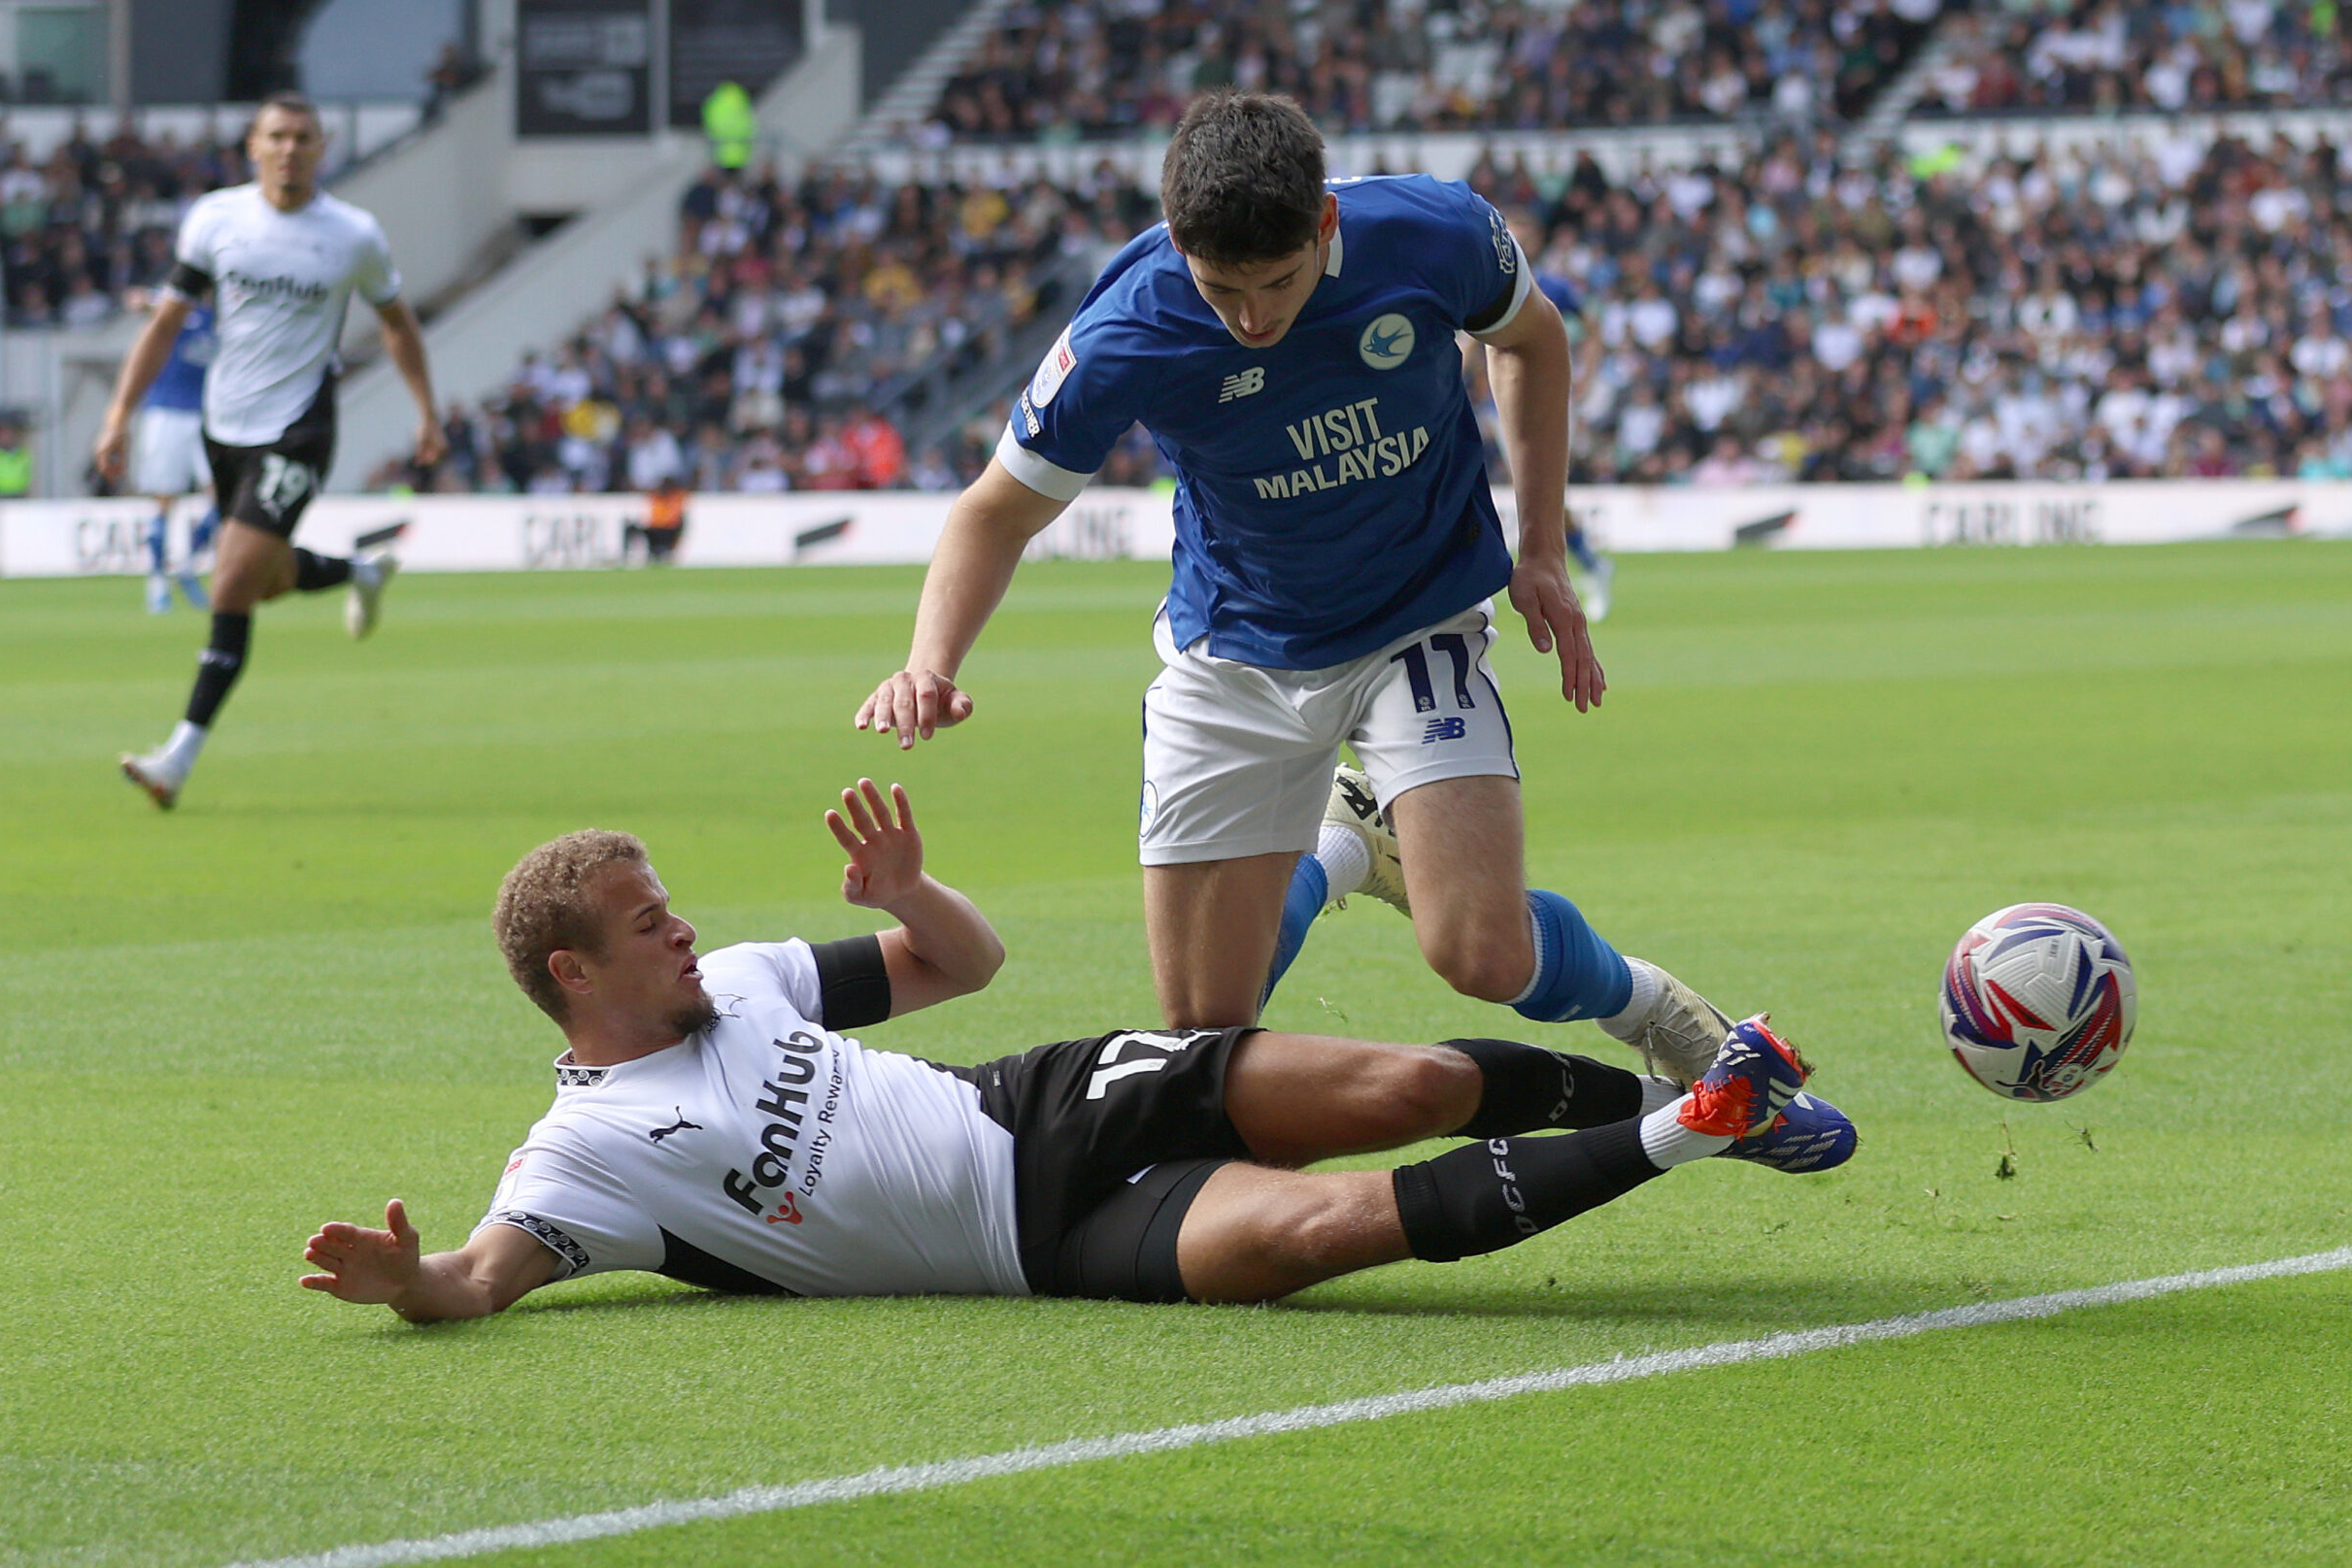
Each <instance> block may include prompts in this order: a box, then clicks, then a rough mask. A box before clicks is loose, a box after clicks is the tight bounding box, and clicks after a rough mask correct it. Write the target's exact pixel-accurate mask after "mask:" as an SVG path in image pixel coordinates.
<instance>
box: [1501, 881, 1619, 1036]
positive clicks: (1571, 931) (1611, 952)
mask: <svg viewBox="0 0 2352 1568" xmlns="http://www.w3.org/2000/svg"><path fill="white" fill-rule="evenodd" d="M1528 912H1529V914H1530V915H1532V916H1533V917H1535V978H1534V979H1533V980H1532V981H1530V982H1529V983H1528V989H1527V994H1526V995H1524V996H1522V997H1521V998H1520V999H1519V1000H1518V1001H1516V1002H1513V1003H1512V1004H1511V1007H1512V1009H1513V1010H1514V1011H1515V1012H1517V1013H1518V1014H1519V1016H1520V1017H1521V1018H1534V1019H1536V1020H1537V1021H1538V1022H1542V1023H1565V1022H1567V1021H1568V1020H1569V1019H1571V1018H1607V1017H1608V1016H1609V1015H1610V1014H1612V1013H1622V1012H1624V1011H1625V1007H1626V1004H1627V1003H1628V1002H1630V1001H1631V1000H1632V999H1633V971H1631V970H1630V969H1628V968H1627V967H1626V961H1625V960H1624V959H1623V958H1621V957H1619V956H1618V955H1617V950H1616V949H1615V948H1612V947H1610V946H1609V945H1608V943H1607V942H1605V941H1603V940H1602V939H1601V935H1600V933H1599V932H1598V931H1596V930H1594V929H1593V927H1592V924H1591V922H1589V921H1588V920H1586V919H1585V917H1584V916H1583V915H1581V914H1580V913H1578V911H1577V908H1576V906H1575V905H1573V904H1571V903H1569V902H1568V901H1567V900H1566V899H1564V898H1562V897H1561V896H1560V895H1559V894H1558V893H1553V892H1546V891H1545V890H1543V889H1542V888H1540V887H1533V888H1529V890H1528Z"/></svg>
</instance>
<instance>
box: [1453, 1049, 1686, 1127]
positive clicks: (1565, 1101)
mask: <svg viewBox="0 0 2352 1568" xmlns="http://www.w3.org/2000/svg"><path fill="white" fill-rule="evenodd" d="M1438 1044H1440V1045H1446V1046H1451V1047H1453V1048H1454V1049H1455V1050H1456V1051H1461V1052H1462V1054H1463V1055H1465V1056H1467V1057H1469V1058H1470V1060H1472V1061H1474V1062H1476V1063H1477V1064H1478V1071H1479V1072H1480V1074H1482V1075H1483V1076H1484V1077H1485V1079H1486V1088H1485V1091H1484V1092H1483V1093H1482V1094H1481V1095H1480V1096H1479V1100H1478V1110H1477V1112H1476V1114H1474V1115H1473V1116H1472V1117H1471V1118H1470V1119H1469V1120H1467V1121H1465V1122H1463V1123H1462V1126H1461V1127H1460V1128H1459V1129H1458V1135H1459V1136H1461V1137H1463V1138H1508V1137H1510V1136H1512V1135H1513V1134H1514V1133H1522V1132H1532V1131H1533V1130H1534V1129H1536V1128H1537V1127H1605V1126H1607V1125H1608V1124H1609V1123H1610V1122H1612V1121H1623V1120H1625V1119H1626V1118H1628V1117H1637V1116H1639V1115H1641V1080H1640V1079H1639V1078H1638V1077H1636V1076H1635V1075H1634V1074H1632V1073H1629V1072H1627V1071H1626V1070H1625V1069H1624V1068H1622V1067H1612V1066H1610V1065H1609V1064H1608V1063H1607V1062H1598V1061H1595V1060H1593V1059H1592V1058H1591V1057H1589V1056H1571V1055H1569V1054H1567V1053H1566V1052H1565V1051H1546V1050H1544V1048H1543V1047H1541V1046H1523V1045H1521V1044H1520V1043H1519V1042H1518V1041H1516V1040H1442V1041H1439V1042H1438Z"/></svg>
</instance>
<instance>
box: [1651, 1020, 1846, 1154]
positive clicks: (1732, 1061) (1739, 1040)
mask: <svg viewBox="0 0 2352 1568" xmlns="http://www.w3.org/2000/svg"><path fill="white" fill-rule="evenodd" d="M1770 1017H1771V1015H1770V1014H1768V1013H1759V1014H1757V1015H1756V1016H1755V1017H1754V1018H1742V1019H1741V1020H1740V1021H1739V1022H1737V1023H1735V1024H1733V1025H1731V1032H1730V1034H1729V1035H1727V1036H1725V1037H1724V1042H1723V1049H1722V1050H1720V1051H1717V1052H1716V1053H1715V1065H1714V1066H1712V1067H1710V1068H1708V1069H1707V1070H1706V1071H1705V1072H1704V1073H1703V1074H1701V1075H1700V1076H1699V1078H1698V1080H1697V1082H1696V1083H1694V1084H1692V1085H1691V1095H1690V1098H1689V1099H1687V1100H1685V1101H1684V1102H1683V1107H1682V1110H1681V1112H1680V1113H1679V1115H1678V1117H1677V1119H1678V1120H1680V1121H1681V1122H1682V1124H1683V1125H1684V1126H1686V1127H1688V1128H1690V1129H1691V1130H1692V1131H1693V1132H1703V1133H1706V1134H1708V1135H1709V1136H1711V1137H1716V1138H1754V1137H1756V1136H1757V1135H1758V1134H1760V1133H1764V1132H1768V1131H1770V1130H1771V1127H1772V1124H1773V1122H1775V1121H1777V1120H1778V1119H1780V1116H1781V1113H1782V1112H1784V1111H1786V1110H1788V1108H1789V1102H1790V1101H1792V1100H1794V1099H1796V1098H1797V1092H1798V1090H1799V1089H1801V1088H1803V1087H1804V1086H1805V1080H1806V1079H1808V1078H1810V1077H1812V1076H1813V1069H1812V1068H1811V1067H1810V1066H1809V1065H1807V1064H1806V1062H1805V1059H1804V1058H1803V1057H1802V1056H1799V1055H1798V1053H1797V1048H1796V1047H1795V1046H1792V1045H1790V1044H1789V1043H1788V1042H1787V1041H1786V1040H1783V1039H1781V1038H1780V1036H1778V1035H1776V1034H1774V1033H1773V1032H1772V1031H1771V1029H1770V1027H1769V1026H1768V1025H1767V1022H1766V1020H1767V1019H1768V1018H1770Z"/></svg>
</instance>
